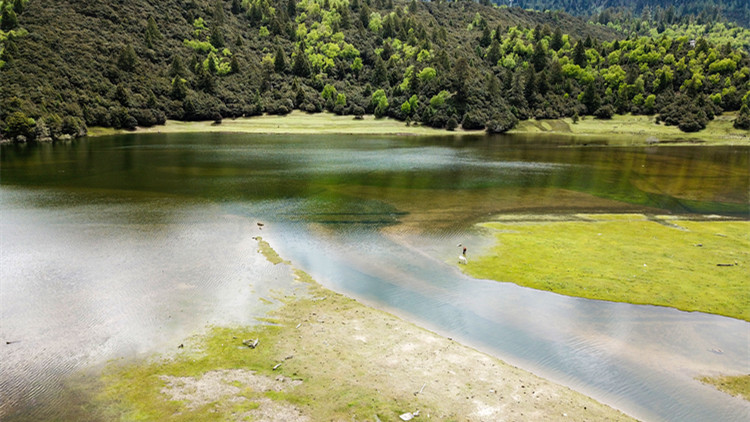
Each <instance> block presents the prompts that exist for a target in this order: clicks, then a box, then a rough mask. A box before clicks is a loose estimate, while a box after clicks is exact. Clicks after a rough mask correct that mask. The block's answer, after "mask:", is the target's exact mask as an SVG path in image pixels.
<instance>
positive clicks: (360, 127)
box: [88, 110, 481, 136]
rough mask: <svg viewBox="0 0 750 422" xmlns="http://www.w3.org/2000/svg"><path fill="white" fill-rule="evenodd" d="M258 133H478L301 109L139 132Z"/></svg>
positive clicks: (96, 131)
mask: <svg viewBox="0 0 750 422" xmlns="http://www.w3.org/2000/svg"><path fill="white" fill-rule="evenodd" d="M200 132H225V133H258V134H269V133H271V134H347V135H348V134H351V135H433V136H434V135H442V136H446V135H460V134H465V133H476V131H475V132H467V131H460V130H457V131H447V130H444V129H434V128H431V127H428V126H419V125H409V126H407V125H406V124H405V123H404V122H402V121H399V120H396V119H392V118H388V117H384V118H380V119H376V118H375V117H374V116H372V115H365V116H363V118H362V119H361V120H357V119H355V118H354V117H352V116H339V115H336V114H333V113H315V114H311V113H305V112H302V111H299V110H295V111H292V112H291V113H289V114H288V115H285V116H278V115H270V114H266V115H262V116H255V117H240V118H236V119H224V120H222V122H221V123H220V124H215V123H214V122H211V121H200V122H184V121H177V120H168V121H167V123H166V124H165V125H163V126H152V127H144V128H138V129H137V130H136V131H135V133H200ZM121 133H134V132H129V131H126V130H117V129H112V128H102V127H93V128H90V129H89V135H88V136H103V135H114V134H121ZM480 133H481V132H480Z"/></svg>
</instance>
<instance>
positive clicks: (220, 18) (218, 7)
mask: <svg viewBox="0 0 750 422" xmlns="http://www.w3.org/2000/svg"><path fill="white" fill-rule="evenodd" d="M213 17H214V21H213V26H220V25H224V21H225V20H226V16H224V2H223V1H222V0H216V2H215V3H214V10H213ZM217 48H218V47H217Z"/></svg>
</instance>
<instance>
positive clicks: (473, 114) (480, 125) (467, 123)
mask: <svg viewBox="0 0 750 422" xmlns="http://www.w3.org/2000/svg"><path fill="white" fill-rule="evenodd" d="M486 122H487V116H486V115H485V114H484V113H483V112H482V111H479V110H472V111H470V112H468V113H466V114H465V115H464V118H463V120H462V121H461V127H463V128H464V129H466V130H480V129H484V128H485V123H486Z"/></svg>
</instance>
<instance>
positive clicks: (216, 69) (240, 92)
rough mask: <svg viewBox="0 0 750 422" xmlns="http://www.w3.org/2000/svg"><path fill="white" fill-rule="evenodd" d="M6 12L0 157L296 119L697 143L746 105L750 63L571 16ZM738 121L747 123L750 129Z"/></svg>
mask: <svg viewBox="0 0 750 422" xmlns="http://www.w3.org/2000/svg"><path fill="white" fill-rule="evenodd" d="M0 9H2V14H1V15H0V29H1V30H2V32H0V50H1V51H0V59H1V60H0V133H2V134H3V136H4V137H5V138H6V139H16V140H23V139H27V140H29V139H37V140H45V139H50V138H52V139H56V138H60V137H64V136H67V135H71V136H78V135H80V134H82V133H85V130H86V127H87V126H92V125H96V126H112V127H117V128H133V127H135V126H136V125H141V126H148V125H154V124H160V123H163V122H164V121H165V119H166V118H171V119H183V120H206V119H212V120H220V119H222V118H227V117H237V116H251V115H256V114H260V113H273V114H285V113H288V112H289V111H291V110H292V109H301V110H305V111H308V112H320V111H323V110H330V111H332V112H335V113H339V114H350V115H355V116H357V115H362V114H364V113H374V114H375V115H377V116H384V115H388V116H392V117H395V118H398V119H401V120H405V121H407V122H420V123H421V124H425V125H431V126H435V127H445V128H449V129H452V128H455V127H457V126H458V125H461V126H463V127H464V128H465V129H483V128H486V129H487V130H488V131H491V132H501V131H505V130H507V129H509V128H511V127H512V126H513V125H514V124H515V123H516V121H517V120H518V119H528V118H531V117H537V118H557V117H562V116H576V115H584V114H594V115H597V116H599V117H600V118H607V117H608V116H611V114H612V113H614V112H618V113H626V112H633V113H644V114H655V115H657V116H658V117H659V118H660V119H661V120H664V121H665V122H666V123H667V124H676V125H679V126H680V127H681V128H682V129H683V130H700V129H701V128H702V127H704V126H705V124H706V121H707V119H710V118H712V116H713V115H714V114H716V113H720V112H722V111H725V110H739V109H740V108H741V107H742V106H743V104H747V102H748V101H750V94H749V92H750V59H749V58H748V55H747V52H743V51H741V50H737V49H735V48H734V47H732V45H730V44H723V45H719V44H714V43H712V42H711V41H710V40H706V39H703V38H699V39H698V40H695V41H694V42H693V40H691V39H690V38H689V37H687V36H674V37H666V36H662V37H657V38H652V37H630V38H628V39H618V37H621V35H619V33H618V32H617V31H616V30H614V29H612V28H609V27H607V26H603V25H591V24H586V23H585V22H584V21H583V20H581V19H579V18H574V17H571V16H570V15H567V14H565V13H561V12H531V11H524V10H522V9H520V8H497V7H491V6H484V5H480V4H478V3H474V2H470V1H459V2H435V3H432V2H421V1H416V0H410V1H408V2H407V1H400V0H302V1H295V0H162V1H158V2H153V1H149V0H88V1H85V2H84V1H74V0H0ZM742 110H743V111H741V112H740V114H739V117H738V119H737V120H738V123H739V124H740V125H742V124H745V123H747V124H748V126H750V113H748V111H747V106H745V107H744V108H743V109H742ZM743 116H744V117H743ZM743 119H746V120H747V122H746V121H745V120H743Z"/></svg>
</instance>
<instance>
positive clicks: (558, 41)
mask: <svg viewBox="0 0 750 422" xmlns="http://www.w3.org/2000/svg"><path fill="white" fill-rule="evenodd" d="M562 46H563V39H562V31H561V30H560V27H557V28H555V32H554V33H553V34H552V39H551V40H550V41H549V48H550V49H552V50H554V51H559V50H560V49H561V48H562Z"/></svg>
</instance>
